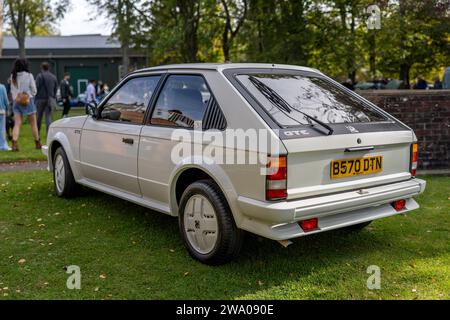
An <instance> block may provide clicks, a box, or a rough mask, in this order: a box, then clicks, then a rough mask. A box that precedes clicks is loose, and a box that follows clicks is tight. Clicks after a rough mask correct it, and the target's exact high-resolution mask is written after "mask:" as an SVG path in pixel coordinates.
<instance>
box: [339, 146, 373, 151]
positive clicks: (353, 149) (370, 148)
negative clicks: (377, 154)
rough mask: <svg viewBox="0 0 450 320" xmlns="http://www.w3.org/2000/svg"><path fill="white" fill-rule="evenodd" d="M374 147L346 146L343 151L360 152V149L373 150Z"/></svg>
mask: <svg viewBox="0 0 450 320" xmlns="http://www.w3.org/2000/svg"><path fill="white" fill-rule="evenodd" d="M373 150H375V147H372V146H370V147H356V148H347V149H345V152H360V151H373Z"/></svg>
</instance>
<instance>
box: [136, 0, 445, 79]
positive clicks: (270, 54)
mask: <svg viewBox="0 0 450 320" xmlns="http://www.w3.org/2000/svg"><path fill="white" fill-rule="evenodd" d="M372 4H373V1H371V0H284V1H277V0H247V1H243V0H190V1H177V0H155V1H151V2H148V1H147V5H148V6H147V8H149V12H150V16H151V23H150V28H149V29H148V30H146V31H145V32H143V34H142V35H141V36H145V39H147V40H148V47H149V51H148V52H149V58H150V62H151V63H152V64H162V63H177V62H195V61H212V62H216V61H217V62H223V61H225V60H227V59H228V58H229V59H230V60H232V61H235V62H239V61H245V62H270V63H289V64H298V65H306V66H311V67H316V68H319V69H320V70H322V71H324V72H326V73H328V74H330V75H332V76H333V77H335V78H338V79H340V80H344V79H345V78H352V79H355V78H356V79H367V78H372V77H374V76H376V75H383V76H385V77H395V78H401V79H404V80H405V81H406V82H408V81H409V77H410V76H409V75H410V74H411V75H412V76H414V77H415V76H417V75H418V74H423V75H425V76H428V77H430V75H431V74H432V73H433V72H436V70H439V69H440V68H442V67H443V66H445V63H448V62H447V61H446V58H447V60H448V56H449V53H450V34H449V30H450V19H449V16H450V9H449V7H450V2H449V1H441V0H426V1H421V2H417V1H414V0H397V1H387V0H381V1H378V2H377V4H378V5H379V7H380V9H381V18H382V20H381V22H382V28H381V30H369V29H368V28H367V25H366V22H367V19H368V18H369V14H368V13H367V12H366V9H367V8H368V7H369V5H372ZM225 5H226V6H225ZM226 9H229V12H228V13H229V14H228V15H227V10H226ZM244 9H245V10H244ZM227 16H228V17H229V19H228V20H227ZM227 21H229V26H231V28H230V27H229V26H228V27H227ZM234 31H236V32H235V33H233V32H234ZM229 40H231V41H229ZM226 41H228V44H227V43H226ZM433 75H434V74H433Z"/></svg>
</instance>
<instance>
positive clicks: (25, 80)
mask: <svg viewBox="0 0 450 320" xmlns="http://www.w3.org/2000/svg"><path fill="white" fill-rule="evenodd" d="M10 82H11V95H12V98H13V104H14V105H13V111H14V121H15V123H14V129H13V141H12V151H16V152H17V151H19V145H18V142H17V141H18V139H19V134H20V128H21V126H22V123H23V117H25V116H27V117H28V121H29V123H30V125H31V131H32V133H33V137H34V141H35V144H36V149H41V148H42V144H41V139H40V138H39V132H38V128H37V121H36V106H35V104H34V96H35V95H36V91H37V90H36V83H35V81H34V77H33V75H32V74H31V73H30V71H29V69H28V62H27V61H26V60H25V59H17V60H16V61H15V62H14V66H13V70H12V72H11V78H10Z"/></svg>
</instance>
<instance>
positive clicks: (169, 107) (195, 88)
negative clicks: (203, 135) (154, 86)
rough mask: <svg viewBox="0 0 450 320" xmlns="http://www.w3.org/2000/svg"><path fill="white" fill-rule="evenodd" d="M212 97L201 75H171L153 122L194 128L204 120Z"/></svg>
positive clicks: (160, 96)
mask: <svg viewBox="0 0 450 320" xmlns="http://www.w3.org/2000/svg"><path fill="white" fill-rule="evenodd" d="M210 99H211V93H210V91H209V90H208V86H207V85H206V82H205V80H204V79H203V77H201V76H193V75H172V76H170V77H169V78H168V79H167V81H166V83H165V85H164V88H163V90H162V91H161V94H160V95H159V98H158V101H157V102H156V105H155V110H154V111H153V115H152V117H151V120H150V122H151V124H155V125H163V126H171V127H185V128H193V127H194V124H195V123H196V122H199V121H202V120H203V117H204V114H205V111H206V107H207V105H208V102H209V100H210Z"/></svg>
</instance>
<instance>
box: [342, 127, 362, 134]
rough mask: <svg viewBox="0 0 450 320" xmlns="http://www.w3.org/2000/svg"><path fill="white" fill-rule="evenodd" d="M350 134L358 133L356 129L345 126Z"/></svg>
mask: <svg viewBox="0 0 450 320" xmlns="http://www.w3.org/2000/svg"><path fill="white" fill-rule="evenodd" d="M345 127H346V128H347V129H348V131H350V132H351V133H359V131H358V129H356V128H355V127H352V126H345Z"/></svg>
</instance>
